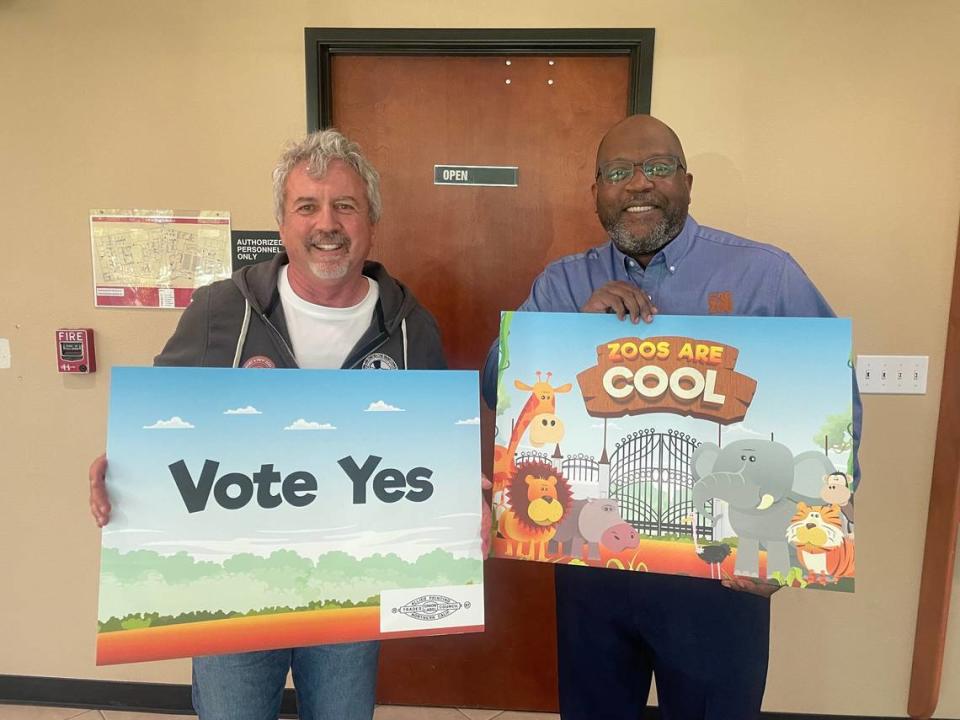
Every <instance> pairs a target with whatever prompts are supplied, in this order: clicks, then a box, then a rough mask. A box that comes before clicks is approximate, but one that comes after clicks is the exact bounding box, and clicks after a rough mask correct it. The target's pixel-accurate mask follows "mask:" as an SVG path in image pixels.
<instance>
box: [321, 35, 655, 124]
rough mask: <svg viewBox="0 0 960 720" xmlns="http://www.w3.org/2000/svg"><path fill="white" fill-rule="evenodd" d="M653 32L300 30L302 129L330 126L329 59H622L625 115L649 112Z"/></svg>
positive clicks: (331, 92) (331, 89)
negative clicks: (626, 71) (626, 65)
mask: <svg viewBox="0 0 960 720" xmlns="http://www.w3.org/2000/svg"><path fill="white" fill-rule="evenodd" d="M654 32H655V31H654V29H653V28H624V29H600V28H597V29H593V28H591V29H577V30H563V29H557V30H553V29H551V30H539V29H537V30H458V29H444V30H422V29H417V30H399V29H383V28H376V29H373V28H306V29H305V30H304V37H305V42H306V62H307V67H306V70H307V74H306V77H307V130H308V131H309V132H312V131H314V130H319V129H320V128H321V127H329V126H330V124H331V107H332V97H333V88H332V87H331V83H330V61H331V58H332V57H333V56H334V55H504V54H509V55H543V54H554V53H555V54H557V55H627V56H629V57H630V88H629V94H628V98H627V108H626V111H627V114H628V115H633V114H636V113H649V112H650V94H651V88H652V87H653V38H654Z"/></svg>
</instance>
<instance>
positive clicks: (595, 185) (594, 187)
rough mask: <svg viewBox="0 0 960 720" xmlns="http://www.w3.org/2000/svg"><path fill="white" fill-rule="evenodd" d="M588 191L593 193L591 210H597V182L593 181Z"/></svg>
mask: <svg viewBox="0 0 960 720" xmlns="http://www.w3.org/2000/svg"><path fill="white" fill-rule="evenodd" d="M590 192H591V193H592V194H593V211H594V212H596V211H597V184H596V183H594V184H593V185H591V186H590Z"/></svg>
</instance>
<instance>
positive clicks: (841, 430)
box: [813, 410, 853, 453]
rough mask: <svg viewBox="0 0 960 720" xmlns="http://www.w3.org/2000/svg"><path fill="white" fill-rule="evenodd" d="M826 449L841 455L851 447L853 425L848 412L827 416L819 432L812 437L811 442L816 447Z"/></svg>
mask: <svg viewBox="0 0 960 720" xmlns="http://www.w3.org/2000/svg"><path fill="white" fill-rule="evenodd" d="M824 438H826V447H827V449H828V450H831V451H833V452H835V453H842V452H846V451H847V450H850V449H851V448H852V447H853V423H852V421H851V414H850V411H849V410H847V411H846V412H842V413H837V414H836V415H828V416H827V419H826V421H824V423H823V425H822V426H821V428H820V430H819V431H818V432H817V434H816V435H814V436H813V442H814V444H815V445H817V446H818V447H824Z"/></svg>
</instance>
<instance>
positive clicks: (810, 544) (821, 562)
mask: <svg viewBox="0 0 960 720" xmlns="http://www.w3.org/2000/svg"><path fill="white" fill-rule="evenodd" d="M840 526H841V519H840V506H839V505H807V504H806V503H802V502H801V503H797V513H796V514H795V515H794V516H793V518H792V519H791V520H790V525H789V526H788V527H787V542H789V543H791V544H792V545H794V546H796V548H797V557H798V558H799V560H800V564H801V565H803V567H804V569H805V570H806V571H807V577H806V580H807V582H811V583H812V582H816V583H819V584H820V585H826V584H827V582H834V583H835V582H837V581H838V580H839V579H840V578H842V577H853V574H854V562H853V557H854V552H853V547H854V545H853V539H852V538H848V537H846V536H845V535H844V534H843V531H842V530H841V529H840Z"/></svg>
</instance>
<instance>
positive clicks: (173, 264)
mask: <svg viewBox="0 0 960 720" xmlns="http://www.w3.org/2000/svg"><path fill="white" fill-rule="evenodd" d="M90 241H91V249H92V252H93V282H94V301H95V305H96V307H146V308H184V307H186V306H187V305H189V304H190V298H191V297H192V296H193V291H194V290H195V289H196V288H198V287H202V286H203V285H208V284H209V283H211V282H213V281H215V280H222V279H224V278H227V277H229V276H230V270H231V260H230V213H228V212H223V211H216V210H207V211H176V210H91V211H90Z"/></svg>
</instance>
